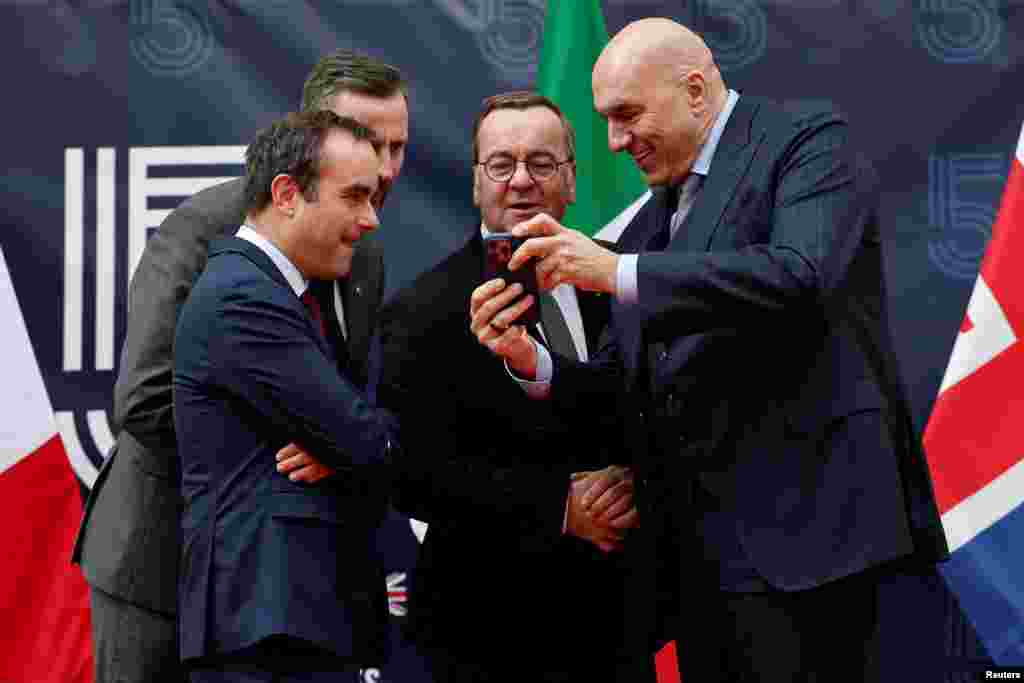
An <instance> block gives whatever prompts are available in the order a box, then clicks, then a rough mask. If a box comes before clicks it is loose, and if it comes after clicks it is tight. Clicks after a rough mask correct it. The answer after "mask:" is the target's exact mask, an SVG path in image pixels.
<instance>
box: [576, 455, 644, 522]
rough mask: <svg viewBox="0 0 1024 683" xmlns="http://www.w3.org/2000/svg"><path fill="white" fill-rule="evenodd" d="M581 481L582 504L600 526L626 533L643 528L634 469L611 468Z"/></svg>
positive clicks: (610, 466) (592, 474) (617, 466)
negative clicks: (634, 485) (636, 499)
mask: <svg viewBox="0 0 1024 683" xmlns="http://www.w3.org/2000/svg"><path fill="white" fill-rule="evenodd" d="M578 481H580V482H581V486H582V488H583V496H582V500H581V503H582V505H583V507H584V509H585V510H586V511H587V514H588V515H589V516H590V517H591V518H592V519H593V520H594V522H595V523H596V524H600V525H604V526H608V527H611V528H613V529H622V530H625V529H632V528H633V527H637V526H639V525H640V515H639V513H638V512H637V510H636V506H635V505H634V504H633V470H631V469H629V468H628V467H620V466H619V465H609V466H608V467H606V468H604V469H603V470H598V471H596V472H591V473H589V474H587V476H586V477H585V478H583V479H582V480H578ZM574 484H575V481H574Z"/></svg>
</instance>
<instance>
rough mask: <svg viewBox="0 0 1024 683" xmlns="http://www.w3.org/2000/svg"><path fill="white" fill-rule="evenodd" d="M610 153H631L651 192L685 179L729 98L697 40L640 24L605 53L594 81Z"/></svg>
mask: <svg viewBox="0 0 1024 683" xmlns="http://www.w3.org/2000/svg"><path fill="white" fill-rule="evenodd" d="M593 89H594V107H595V108H596V109H597V111H598V112H599V113H600V114H601V115H602V116H604V117H605V118H606V119H607V120H608V146H609V147H610V148H611V149H612V151H615V152H618V151H628V152H629V153H630V155H631V156H632V157H633V159H634V160H635V161H636V163H637V166H639V167H640V170H641V172H643V173H644V175H645V176H646V178H647V182H648V183H649V184H651V185H675V184H678V183H679V182H681V181H682V179H683V178H685V176H686V174H687V173H688V172H689V170H690V167H691V166H692V165H693V162H694V160H695V159H696V158H697V155H698V153H699V151H700V146H701V145H702V144H703V142H704V140H705V139H706V138H707V135H708V132H709V131H710V129H711V126H712V125H713V123H714V120H715V118H716V117H717V116H718V113H719V112H720V111H721V110H722V107H724V106H725V100H726V97H727V90H726V87H725V83H724V81H723V80H722V74H721V72H720V71H719V70H718V67H717V66H716V65H715V61H714V58H713V57H712V55H711V50H709V49H708V46H707V45H706V44H705V43H704V41H703V40H701V38H700V36H698V35H697V34H696V33H694V32H693V31H691V30H690V29H688V28H686V27H685V26H683V25H681V24H677V23H676V22H674V21H671V20H669V19H641V20H639V21H635V22H633V23H631V24H629V25H627V26H626V27H625V28H624V29H622V30H621V31H620V32H619V33H617V34H616V35H615V37H614V38H612V39H611V40H610V41H609V42H608V45H607V46H605V49H604V51H602V53H601V55H600V57H598V60H597V62H596V63H595V64H594V74H593Z"/></svg>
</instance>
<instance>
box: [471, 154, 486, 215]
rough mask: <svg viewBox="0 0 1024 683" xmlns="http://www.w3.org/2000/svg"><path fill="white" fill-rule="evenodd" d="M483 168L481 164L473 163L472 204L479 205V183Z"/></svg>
mask: <svg viewBox="0 0 1024 683" xmlns="http://www.w3.org/2000/svg"><path fill="white" fill-rule="evenodd" d="M483 172H484V169H483V167H482V166H478V165H476V164H474V165H473V206H480V183H481V182H483V181H482V180H481V175H482V174H483Z"/></svg>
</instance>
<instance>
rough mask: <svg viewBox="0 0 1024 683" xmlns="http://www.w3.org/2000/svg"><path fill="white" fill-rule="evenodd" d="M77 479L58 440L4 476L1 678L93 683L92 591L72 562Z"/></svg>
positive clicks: (0, 487)
mask: <svg viewBox="0 0 1024 683" xmlns="http://www.w3.org/2000/svg"><path fill="white" fill-rule="evenodd" d="M81 517H82V500H81V496H80V494H79V491H78V482H77V480H76V479H75V477H74V474H72V472H71V467H70V466H69V465H68V458H67V455H66V453H65V451H64V444H63V442H62V441H61V440H60V437H59V436H56V435H55V436H54V437H53V438H51V439H50V440H49V441H47V442H46V443H45V444H43V445H42V446H41V447H39V448H38V449H37V450H36V451H35V452H33V453H32V454H31V455H29V456H28V457H25V458H23V459H21V460H20V461H18V462H17V463H16V464H14V465H13V466H12V467H10V468H9V469H7V470H6V471H4V472H3V473H2V474H0V519H2V520H4V521H3V524H2V525H0V553H2V556H0V605H3V618H2V619H0V681H3V683H91V682H92V680H93V671H92V644H91V643H92V636H91V633H90V620H89V593H88V588H87V586H86V583H85V579H83V578H82V574H81V572H80V571H79V569H78V567H75V566H72V564H71V562H70V554H71V547H72V544H73V543H74V537H75V530H76V529H77V528H78V522H79V520H80V519H81Z"/></svg>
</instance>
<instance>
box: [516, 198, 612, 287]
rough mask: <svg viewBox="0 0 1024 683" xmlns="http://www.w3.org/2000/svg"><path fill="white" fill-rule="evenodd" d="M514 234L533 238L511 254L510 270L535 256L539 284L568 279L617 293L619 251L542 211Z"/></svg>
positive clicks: (572, 283)
mask: <svg viewBox="0 0 1024 683" xmlns="http://www.w3.org/2000/svg"><path fill="white" fill-rule="evenodd" d="M512 234H513V235H515V236H516V237H528V238H530V239H528V240H527V241H526V242H524V243H523V244H522V246H520V247H519V248H518V249H516V251H515V253H514V254H512V259H511V260H510V261H509V262H508V267H509V270H516V269H517V268H519V267H520V266H522V265H523V264H524V263H526V262H527V261H528V260H530V259H531V258H534V257H536V258H537V283H538V284H539V285H540V287H541V288H542V289H546V290H547V289H552V288H554V287H556V286H557V285H560V284H562V283H563V282H568V283H569V284H571V285H575V286H576V287H577V288H579V289H585V290H588V291H591V292H606V293H608V294H612V295H614V294H615V293H616V286H615V281H616V279H615V273H616V270H617V269H618V266H619V256H618V254H616V253H615V252H612V251H608V250H607V249H605V248H604V247H602V246H600V245H599V244H597V243H596V242H594V240H592V239H590V238H589V237H587V236H586V235H584V234H583V233H581V232H579V231H576V230H571V229H569V228H566V227H565V226H563V225H561V224H559V222H558V221H556V220H555V219H553V218H551V216H548V215H547V214H543V213H542V214H538V215H536V216H534V217H533V218H531V219H530V220H528V221H524V222H522V223H520V224H519V225H517V226H516V227H514V228H512Z"/></svg>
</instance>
